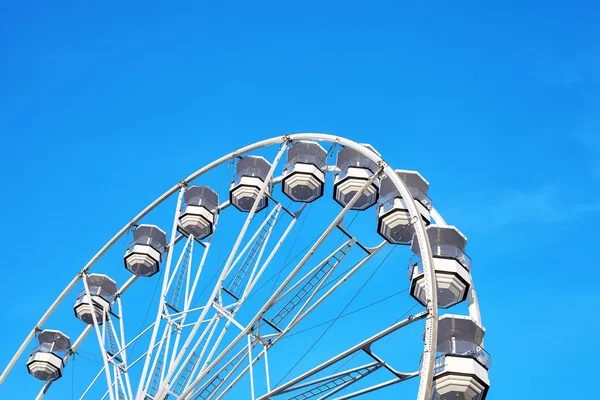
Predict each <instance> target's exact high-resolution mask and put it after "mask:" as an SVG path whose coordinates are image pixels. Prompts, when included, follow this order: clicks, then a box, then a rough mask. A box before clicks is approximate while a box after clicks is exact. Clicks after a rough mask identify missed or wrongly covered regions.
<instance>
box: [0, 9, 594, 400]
mask: <svg viewBox="0 0 600 400" xmlns="http://www.w3.org/2000/svg"><path fill="white" fill-rule="evenodd" d="M200 3H201V2H185V3H178V4H177V6H172V5H167V4H166V3H161V4H151V2H139V3H137V4H136V3H134V2H131V3H129V5H127V6H124V5H123V4H122V3H120V2H101V3H96V4H93V3H92V2H75V1H73V2H28V1H9V0H3V1H0V176H1V177H2V179H3V184H2V188H3V189H2V196H0V210H1V211H0V226H2V231H1V233H0V241H1V242H2V243H3V244H4V249H5V250H4V252H3V257H2V261H1V263H0V266H1V267H0V268H2V273H3V274H2V279H0V291H1V293H2V295H3V298H4V307H3V309H2V311H1V312H0V314H1V315H2V321H3V322H2V328H3V329H2V334H1V335H0V337H1V338H2V342H3V345H2V347H1V348H0V364H1V367H2V368H3V367H4V365H5V364H6V362H7V361H8V359H9V358H10V356H11V355H12V354H13V352H14V350H16V348H17V347H18V346H19V344H20V342H21V341H22V339H23V338H24V336H25V335H26V333H27V332H28V330H29V329H31V327H32V326H33V325H34V323H35V322H36V321H37V319H38V318H39V317H40V316H41V314H42V313H43V312H44V310H45V309H46V307H47V306H48V305H49V304H50V303H51V302H52V300H53V299H54V297H55V296H56V294H57V293H59V292H60V290H62V287H64V285H66V283H67V282H68V281H69V280H70V279H71V278H72V277H73V276H74V274H75V273H76V271H78V270H79V269H80V268H81V266H82V265H83V264H84V263H85V262H86V261H87V260H88V259H89V258H90V257H91V255H92V254H94V253H95V252H96V250H97V249H98V248H99V247H100V246H101V245H102V244H103V243H104V242H105V241H106V240H107V239H108V238H109V237H111V236H112V234H113V233H114V232H116V231H117V230H118V229H119V228H120V227H121V226H122V225H123V224H125V223H126V222H127V221H128V220H130V219H131V218H132V217H133V216H134V215H135V214H136V213H137V212H138V211H139V210H141V209H142V208H143V207H144V206H145V205H147V204H148V203H150V202H151V201H152V200H153V199H154V198H156V197H157V196H158V195H160V194H161V193H162V192H163V191H164V190H166V189H167V188H168V187H171V186H172V185H173V184H174V183H176V182H178V181H180V180H181V179H182V178H183V177H185V176H187V174H189V173H190V172H192V171H194V170H195V169H197V168H199V167H200V166H202V165H204V164H205V163H207V162H208V161H210V160H213V159H215V158H217V157H219V156H221V155H223V154H225V153H227V152H229V151H232V150H234V149H236V148H238V147H241V146H242V145H245V144H248V143H250V142H252V141H256V140H259V139H263V138H267V137H272V136H276V135H280V134H283V133H288V132H303V131H313V132H327V133H334V134H338V135H341V136H345V137H348V138H351V139H354V140H357V141H366V142H369V143H371V144H372V145H373V146H375V147H376V148H378V149H379V150H380V151H381V153H382V154H383V156H384V158H385V159H386V160H388V161H389V163H390V164H392V165H393V166H394V167H396V168H405V169H418V170H419V171H421V173H422V174H423V175H424V176H425V177H426V178H427V179H428V180H429V181H430V182H431V192H430V193H431V197H432V199H433V201H434V203H435V204H436V206H437V208H438V209H439V210H440V211H441V212H442V214H443V215H444V216H445V218H446V220H447V221H448V222H449V223H451V224H454V225H457V226H458V227H459V228H460V229H461V230H462V231H463V232H464V233H465V234H466V235H467V236H468V238H469V247H468V249H469V254H470V255H471V257H472V258H473V260H474V270H473V276H474V278H475V281H476V284H477V288H478V292H479V294H480V297H481V307H482V313H483V322H484V325H485V327H486V330H487V336H486V348H487V350H488V351H489V352H490V353H491V354H492V357H493V363H494V365H493V368H492V369H491V371H490V379H491V381H492V390H491V391H490V394H489V396H488V399H491V400H496V399H549V398H556V399H571V398H572V399H575V398H584V397H587V396H589V395H591V394H592V393H595V391H594V386H593V382H594V381H595V379H596V372H595V370H594V369H593V362H594V361H595V360H596V358H597V357H596V355H595V353H596V349H595V347H594V346H593V345H594V343H596V342H597V340H594V338H597V337H598V330H599V329H600V324H599V323H598V318H597V312H598V306H599V305H600V304H599V299H600V286H599V283H598V282H599V278H600V273H599V272H598V265H597V251H598V249H599V246H598V245H597V243H596V241H597V238H596V234H595V231H596V229H597V226H598V222H599V221H598V220H599V217H600V190H599V189H598V187H599V184H600V154H599V152H600V91H599V89H600V32H599V31H600V28H599V24H598V21H600V7H599V6H598V4H597V3H596V2H593V1H570V2H566V1H565V2H559V1H544V2H542V1H530V2H522V1H503V2H483V1H481V2H458V3H461V5H457V4H458V3H457V2H442V1H439V2H424V1H416V2H394V1H389V2H379V1H376V2H369V5H366V4H367V3H366V2H362V3H359V2H352V1H349V2H313V1H303V2H295V3H294V4H291V3H289V4H287V5H282V3H283V2H275V1H273V2H224V3H222V5H217V3H218V2H202V3H204V4H200ZM209 3H211V4H209ZM401 3H407V4H401ZM449 3H452V4H449ZM494 3H495V4H494ZM402 269H403V272H402V274H400V275H401V276H405V275H404V266H402ZM123 276H124V275H122V276H121V277H123ZM404 279H405V278H404ZM407 284H408V282H407V281H406V280H402V281H400V282H399V283H398V285H402V286H404V285H407ZM363 300H364V302H368V296H367V298H365V299H363ZM67 313H68V312H67ZM69 317H71V316H70V315H69ZM72 336H76V335H75V334H73V335H72ZM324 340H333V339H324ZM314 361H315V362H317V360H316V359H315V360H314ZM22 364H23V361H22V362H21V364H19V366H18V368H20V369H21V370H22V369H24V366H23V365H22ZM15 379H17V380H16V381H13V383H12V384H11V385H12V386H7V389H4V388H0V398H2V399H4V398H7V399H8V398H11V399H20V398H29V397H30V394H27V395H24V393H25V392H21V391H19V390H29V389H30V388H31V387H34V385H36V384H37V382H35V381H34V380H33V378H30V377H27V376H25V375H23V376H19V378H15ZM65 380H66V378H65ZM7 385H8V384H7ZM69 385H70V381H67V383H65V384H64V385H63V386H61V387H59V389H61V388H62V389H61V390H63V392H62V394H61V392H59V393H58V394H53V395H52V396H53V397H49V398H50V399H65V398H70V388H69ZM18 387H20V388H21V389H17V388H18ZM25 388H27V389H25ZM37 388H38V386H35V387H34V389H35V391H37ZM34 389H31V390H34ZM3 390H5V391H4V392H3ZM27 393H29V392H27ZM31 393H34V391H32V392H31ZM381 396H382V397H379V398H390V397H386V396H385V395H383V394H382V395H381ZM376 398H377V397H376Z"/></svg>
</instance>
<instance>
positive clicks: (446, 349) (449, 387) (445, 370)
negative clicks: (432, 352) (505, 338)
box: [431, 315, 491, 400]
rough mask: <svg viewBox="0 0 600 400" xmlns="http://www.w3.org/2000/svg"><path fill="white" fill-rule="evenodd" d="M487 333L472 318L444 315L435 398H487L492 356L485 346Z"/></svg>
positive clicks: (439, 332) (447, 399)
mask: <svg viewBox="0 0 600 400" xmlns="http://www.w3.org/2000/svg"><path fill="white" fill-rule="evenodd" d="M484 334H485V330H484V329H483V327H481V326H479V325H478V324H476V323H475V322H474V321H473V320H472V319H471V318H469V317H466V316H462V315H442V316H441V317H440V319H439V323H438V340H437V353H438V357H437V358H436V363H435V374H434V377H433V389H432V396H431V398H432V400H457V399H458V400H484V399H485V397H486V395H487V392H488V389H489V387H490V382H489V379H488V370H489V369H490V367H491V359H490V355H489V354H488V353H487V352H486V351H485V350H484V349H483V347H482V343H483V335H484Z"/></svg>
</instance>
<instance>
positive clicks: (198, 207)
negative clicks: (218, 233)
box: [179, 186, 219, 240]
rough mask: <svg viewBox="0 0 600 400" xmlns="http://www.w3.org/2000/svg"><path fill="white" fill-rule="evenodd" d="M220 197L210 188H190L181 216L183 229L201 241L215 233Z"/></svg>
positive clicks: (180, 221)
mask: <svg viewBox="0 0 600 400" xmlns="http://www.w3.org/2000/svg"><path fill="white" fill-rule="evenodd" d="M218 207H219V195H218V194H217V193H216V192H215V191H214V190H212V189H211V188H209V187H208V186H190V187H188V188H187V189H186V190H185V193H184V194H183V205H182V207H181V212H180V214H179V224H180V225H181V228H182V229H183V230H184V231H185V232H187V233H188V234H190V235H193V236H194V238H196V239H198V240H201V239H204V238H206V237H208V236H210V235H212V233H213V228H214V226H215V223H216V222H217V217H218Z"/></svg>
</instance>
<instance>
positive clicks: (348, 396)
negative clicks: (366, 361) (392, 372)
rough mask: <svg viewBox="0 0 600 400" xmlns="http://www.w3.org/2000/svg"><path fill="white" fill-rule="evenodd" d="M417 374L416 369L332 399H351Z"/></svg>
mask: <svg viewBox="0 0 600 400" xmlns="http://www.w3.org/2000/svg"><path fill="white" fill-rule="evenodd" d="M417 376H419V372H418V371H417V372H413V373H412V374H410V375H407V376H406V377H405V378H394V379H390V380H388V381H386V382H382V383H379V384H376V385H372V386H369V387H366V388H364V389H360V390H357V391H355V392H352V393H348V394H345V395H343V396H340V397H336V398H335V399H334V400H347V399H353V398H355V397H359V396H362V395H363V394H367V393H371V392H375V391H377V390H380V389H384V388H386V387H389V386H392V385H395V384H397V383H400V382H404V381H407V380H409V379H412V378H415V377H417Z"/></svg>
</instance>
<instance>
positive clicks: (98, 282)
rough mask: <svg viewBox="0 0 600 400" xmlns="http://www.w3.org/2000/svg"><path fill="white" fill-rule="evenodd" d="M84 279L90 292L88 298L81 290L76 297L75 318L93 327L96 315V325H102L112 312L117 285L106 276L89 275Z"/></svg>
mask: <svg viewBox="0 0 600 400" xmlns="http://www.w3.org/2000/svg"><path fill="white" fill-rule="evenodd" d="M84 279H86V280H87V285H88V288H89V290H90V296H88V295H87V293H86V291H85V290H82V291H81V292H79V294H78V295H77V301H76V302H75V307H74V310H75V316H76V317H77V318H78V319H80V320H82V321H83V322H85V323H86V324H89V325H93V324H94V317H93V315H92V313H95V314H96V321H97V322H98V325H102V324H103V323H104V321H105V320H106V319H107V318H108V313H109V312H110V311H111V310H112V305H113V301H114V299H115V294H116V293H117V284H116V283H115V281H113V280H112V279H110V278H109V277H108V276H106V275H102V274H90V275H87V276H86V277H85V278H84Z"/></svg>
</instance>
